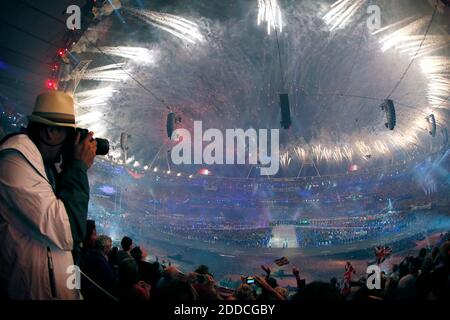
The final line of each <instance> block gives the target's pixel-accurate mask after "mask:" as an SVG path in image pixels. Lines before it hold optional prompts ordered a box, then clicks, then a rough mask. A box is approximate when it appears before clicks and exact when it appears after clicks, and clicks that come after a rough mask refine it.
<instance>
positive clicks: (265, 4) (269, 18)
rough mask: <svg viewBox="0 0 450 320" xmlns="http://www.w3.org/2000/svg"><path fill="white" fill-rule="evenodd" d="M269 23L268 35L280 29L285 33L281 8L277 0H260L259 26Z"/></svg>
mask: <svg viewBox="0 0 450 320" xmlns="http://www.w3.org/2000/svg"><path fill="white" fill-rule="evenodd" d="M262 22H265V23H267V34H269V35H270V32H271V31H272V29H273V30H276V29H278V30H279V32H280V33H281V32H283V18H282V16H281V8H280V6H279V4H278V1H277V0H258V26H259V25H260V24H261V23H262Z"/></svg>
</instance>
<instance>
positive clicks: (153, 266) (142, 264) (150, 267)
mask: <svg viewBox="0 0 450 320" xmlns="http://www.w3.org/2000/svg"><path fill="white" fill-rule="evenodd" d="M130 254H131V256H132V257H133V258H134V259H135V260H136V263H137V268H138V273H139V277H140V280H142V281H144V282H146V283H148V284H149V285H151V286H152V287H154V286H155V285H156V283H157V282H158V280H159V279H160V278H161V276H162V267H161V265H160V264H159V262H153V263H150V262H147V261H145V258H146V257H147V252H146V251H145V250H144V249H143V248H141V247H139V246H136V247H134V248H133V249H131V251H130Z"/></svg>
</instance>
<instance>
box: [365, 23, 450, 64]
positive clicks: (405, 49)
mask: <svg viewBox="0 0 450 320" xmlns="http://www.w3.org/2000/svg"><path fill="white" fill-rule="evenodd" d="M411 20H412V18H407V19H404V20H402V21H399V22H396V23H394V24H391V25H389V26H387V27H385V28H383V29H380V30H378V31H376V32H374V33H373V34H378V33H383V32H385V31H387V30H390V29H392V28H394V27H397V26H400V25H404V24H405V23H406V22H409V21H411ZM429 22H430V16H425V17H422V18H420V19H416V20H414V21H412V22H410V23H408V24H407V25H406V26H403V27H401V28H400V29H398V30H396V31H394V32H392V33H391V34H389V35H387V36H384V37H383V38H382V39H381V40H380V43H381V45H382V46H381V50H382V51H383V52H386V51H387V50H389V49H392V48H396V49H398V50H400V52H402V53H407V54H409V55H410V56H416V55H417V57H421V56H424V55H427V54H430V53H432V52H436V51H438V50H441V49H443V48H445V47H447V46H448V44H449V40H450V38H449V36H448V35H447V36H440V35H428V36H427V38H426V39H425V40H424V39H423V35H422V34H420V32H421V30H423V28H424V27H425V26H426V25H427V24H428V23H429ZM422 42H423V43H422ZM421 45H422V46H421ZM419 48H420V50H419Z"/></svg>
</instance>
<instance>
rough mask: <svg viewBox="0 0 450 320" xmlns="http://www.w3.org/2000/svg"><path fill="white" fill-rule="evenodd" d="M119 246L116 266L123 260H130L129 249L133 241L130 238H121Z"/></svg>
mask: <svg viewBox="0 0 450 320" xmlns="http://www.w3.org/2000/svg"><path fill="white" fill-rule="evenodd" d="M120 245H121V246H122V250H119V252H118V253H117V264H118V265H120V263H121V262H122V261H123V260H125V259H130V257H131V255H130V252H131V249H132V247H133V240H132V239H131V238H130V237H127V236H125V237H123V238H122V241H121V242H120Z"/></svg>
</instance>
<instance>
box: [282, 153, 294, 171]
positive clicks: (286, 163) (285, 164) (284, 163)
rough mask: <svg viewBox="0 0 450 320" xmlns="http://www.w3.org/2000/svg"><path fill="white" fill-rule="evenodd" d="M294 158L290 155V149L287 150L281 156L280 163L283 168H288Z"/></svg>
mask: <svg viewBox="0 0 450 320" xmlns="http://www.w3.org/2000/svg"><path fill="white" fill-rule="evenodd" d="M291 161H292V158H291V157H290V156H289V151H286V152H285V153H284V154H282V155H281V156H280V164H281V167H282V168H288V167H289V165H290V164H291Z"/></svg>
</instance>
